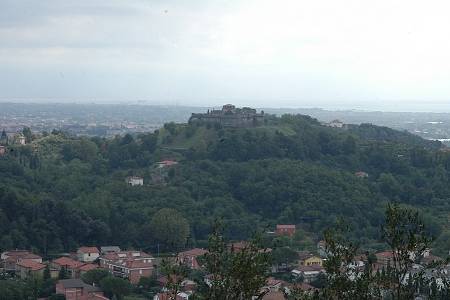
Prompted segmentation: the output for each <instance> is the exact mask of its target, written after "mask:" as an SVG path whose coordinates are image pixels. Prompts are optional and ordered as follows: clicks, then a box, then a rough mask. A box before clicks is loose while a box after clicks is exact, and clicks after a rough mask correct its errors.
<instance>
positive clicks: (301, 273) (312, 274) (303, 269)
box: [291, 265, 325, 283]
mask: <svg viewBox="0 0 450 300" xmlns="http://www.w3.org/2000/svg"><path fill="white" fill-rule="evenodd" d="M321 273H325V269H324V268H323V267H321V266H319V265H312V266H299V267H298V268H296V269H294V270H292V272H291V274H292V275H293V276H294V277H302V278H303V282H305V283H311V282H312V281H314V280H315V279H316V278H317V276H319V274H321Z"/></svg>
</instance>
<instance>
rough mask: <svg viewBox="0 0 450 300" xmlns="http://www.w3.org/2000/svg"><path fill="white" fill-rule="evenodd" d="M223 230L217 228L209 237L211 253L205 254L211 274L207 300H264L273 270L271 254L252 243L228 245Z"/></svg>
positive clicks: (255, 241) (218, 226)
mask: <svg viewBox="0 0 450 300" xmlns="http://www.w3.org/2000/svg"><path fill="white" fill-rule="evenodd" d="M222 233H223V230H222V229H221V226H220V225H216V226H215V228H214V231H213V233H212V234H211V236H210V238H209V246H208V250H209V252H208V253H207V254H206V255H205V261H206V269H207V271H208V272H209V273H210V274H211V275H210V278H209V280H210V283H209V285H208V287H209V288H208V289H207V291H206V295H204V296H205V299H211V300H244V299H262V298H263V297H264V295H265V294H266V293H267V291H261V288H262V287H263V286H264V285H265V283H266V279H267V277H268V271H269V268H270V253H269V251H268V250H267V249H263V248H261V247H260V246H259V243H258V240H257V239H255V240H252V241H251V242H249V243H248V244H246V245H245V246H244V247H243V248H241V247H239V248H235V247H233V246H228V245H227V244H226V243H225V240H224V237H223V234H222Z"/></svg>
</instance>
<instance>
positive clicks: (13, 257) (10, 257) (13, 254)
mask: <svg viewBox="0 0 450 300" xmlns="http://www.w3.org/2000/svg"><path fill="white" fill-rule="evenodd" d="M0 259H1V262H2V267H3V269H4V270H5V271H6V272H15V271H16V264H17V263H18V262H21V261H26V260H28V261H34V262H37V263H42V257H40V256H39V255H36V254H33V253H31V252H30V251H28V250H11V251H5V252H3V253H2V254H1V256H0Z"/></svg>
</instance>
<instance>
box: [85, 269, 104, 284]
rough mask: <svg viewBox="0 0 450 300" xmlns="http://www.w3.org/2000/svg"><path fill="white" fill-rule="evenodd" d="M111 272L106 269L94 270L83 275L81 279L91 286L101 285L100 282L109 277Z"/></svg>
mask: <svg viewBox="0 0 450 300" xmlns="http://www.w3.org/2000/svg"><path fill="white" fill-rule="evenodd" d="M108 276H109V272H108V270H105V269H94V270H89V271H87V272H86V273H84V274H83V275H81V279H82V280H83V281H84V282H85V283H87V284H90V285H94V284H95V285H99V284H100V281H102V279H103V278H105V277H108Z"/></svg>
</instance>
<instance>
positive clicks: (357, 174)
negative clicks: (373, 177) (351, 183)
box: [355, 171, 369, 178]
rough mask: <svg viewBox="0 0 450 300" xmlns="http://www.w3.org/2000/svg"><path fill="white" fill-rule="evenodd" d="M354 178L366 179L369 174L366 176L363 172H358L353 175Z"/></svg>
mask: <svg viewBox="0 0 450 300" xmlns="http://www.w3.org/2000/svg"><path fill="white" fill-rule="evenodd" d="M355 176H356V177H358V178H368V177H369V174H367V173H366V172H363V171H359V172H356V173H355Z"/></svg>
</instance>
